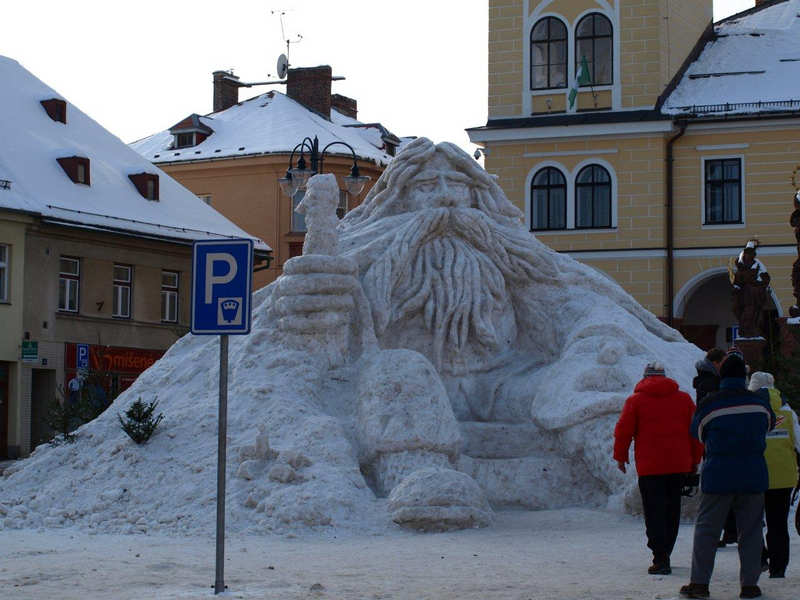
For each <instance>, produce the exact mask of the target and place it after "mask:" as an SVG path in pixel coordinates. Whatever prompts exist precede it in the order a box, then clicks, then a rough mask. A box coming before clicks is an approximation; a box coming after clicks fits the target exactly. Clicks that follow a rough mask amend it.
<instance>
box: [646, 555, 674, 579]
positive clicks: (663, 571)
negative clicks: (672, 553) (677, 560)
mask: <svg viewBox="0 0 800 600" xmlns="http://www.w3.org/2000/svg"><path fill="white" fill-rule="evenodd" d="M647 572H648V573H650V575H669V574H671V573H672V568H671V567H670V564H669V556H662V555H658V554H657V555H655V556H653V564H652V565H650V566H649V567H648V569H647Z"/></svg>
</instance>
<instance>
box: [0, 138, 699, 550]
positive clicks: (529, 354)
mask: <svg viewBox="0 0 800 600" xmlns="http://www.w3.org/2000/svg"><path fill="white" fill-rule="evenodd" d="M333 183H334V182H333V180H332V178H331V177H320V176H316V177H314V178H312V180H311V181H310V183H309V188H308V191H307V196H306V199H305V200H304V203H303V204H304V209H305V210H306V213H305V214H306V215H307V217H308V225H309V232H308V236H307V240H306V247H305V254H304V255H303V256H299V257H295V258H292V259H291V260H289V261H287V262H286V264H285V265H284V274H283V275H282V276H281V277H280V278H279V279H278V280H277V281H276V282H274V283H273V284H271V285H269V286H267V287H266V288H264V289H262V290H259V291H258V292H256V294H255V297H254V300H253V306H254V310H253V313H254V314H253V327H252V331H251V333H250V334H249V335H247V336H233V337H232V338H231V341H230V365H231V370H230V374H229V390H228V396H229V405H228V406H229V416H228V435H229V438H230V442H229V449H230V452H229V454H228V456H229V464H228V469H229V472H230V473H231V475H232V476H231V478H230V479H229V481H230V484H229V487H228V495H227V502H226V505H227V510H228V516H227V518H226V524H227V525H226V527H229V528H230V531H244V532H247V533H263V532H278V533H289V532H291V531H296V530H303V529H308V528H321V527H326V528H327V527H337V528H343V529H348V530H350V531H362V532H376V531H381V530H383V529H385V528H386V527H388V526H391V523H392V520H393V521H395V522H397V523H400V524H401V525H406V526H409V527H415V528H419V529H425V530H431V529H446V528H453V527H474V526H480V525H485V524H487V523H489V522H490V521H491V518H492V508H490V506H491V507H493V508H502V507H522V508H530V509H539V508H556V507H563V506H569V505H578V504H580V505H590V506H602V505H606V504H611V505H614V506H617V507H621V506H622V504H623V499H624V497H625V494H626V493H627V492H629V491H632V490H633V491H634V493H632V494H630V497H631V498H634V499H635V498H636V497H637V496H638V494H637V493H635V477H634V476H633V475H628V476H625V475H623V474H622V473H620V472H619V471H617V469H616V467H615V464H614V461H613V460H612V457H611V449H612V438H613V428H614V424H615V422H616V419H617V417H618V414H619V411H620V409H621V407H622V405H623V402H624V400H625V398H626V397H627V396H628V395H629V394H630V393H631V391H632V389H633V386H634V384H635V382H636V381H637V380H638V379H639V378H640V376H641V373H642V368H643V366H644V365H645V364H646V363H647V362H649V361H652V360H657V361H659V362H662V363H664V364H665V365H666V367H667V371H668V374H669V375H670V376H671V377H673V378H675V379H676V380H677V381H678V382H679V383H680V384H681V385H682V387H683V388H684V389H691V388H690V383H691V380H692V377H693V375H694V368H693V365H694V362H695V361H696V360H697V359H698V358H699V357H700V356H701V355H702V353H701V352H700V350H698V349H697V348H696V347H695V346H692V345H690V344H687V343H686V342H685V341H684V340H683V338H681V336H680V335H679V334H678V333H677V332H675V331H674V330H672V329H670V328H669V327H667V326H666V325H664V324H663V323H661V322H660V321H659V320H658V319H656V318H655V317H654V316H653V315H652V314H651V313H649V312H648V311H646V310H645V309H644V308H642V307H641V306H639V305H638V304H637V303H636V302H635V301H634V300H633V298H631V297H630V296H629V295H628V294H627V293H625V292H624V291H623V290H622V289H621V288H620V287H619V286H618V285H617V284H616V283H614V282H613V281H611V280H610V279H608V278H606V277H605V276H604V275H601V274H600V273H598V272H596V271H594V270H593V269H591V268H590V267H587V266H585V265H582V264H580V263H578V262H576V261H574V260H573V259H571V258H569V257H568V256H564V255H561V254H558V253H556V252H554V251H552V250H550V249H549V248H547V247H546V246H544V245H543V244H542V243H540V242H539V241H538V240H537V239H536V238H535V237H534V236H533V235H531V233H530V232H529V231H528V229H527V228H526V227H525V226H524V225H523V223H522V214H521V213H520V211H519V210H518V209H517V208H515V207H514V206H513V205H512V204H511V203H510V202H509V201H508V199H507V198H506V197H505V195H504V194H503V192H502V190H501V189H500V187H499V186H498V185H497V183H496V182H495V181H494V180H493V178H492V177H491V176H490V175H489V174H487V173H486V172H485V171H484V170H483V169H482V168H481V167H480V166H479V165H478V164H477V163H476V162H475V161H474V160H472V158H470V157H469V156H468V155H467V154H465V153H464V152H462V151H461V150H460V149H458V148H457V147H456V146H453V145H451V144H447V143H443V144H439V145H434V144H433V143H432V142H430V141H429V140H427V139H418V140H415V141H414V142H412V143H410V144H409V145H408V146H407V148H406V149H405V150H404V151H403V152H401V153H400V154H399V155H398V156H396V157H395V158H394V159H393V161H392V163H391V164H390V165H389V167H388V168H387V169H386V171H385V172H384V173H383V175H382V176H381V178H380V179H379V180H378V181H377V182H376V184H375V186H374V187H373V188H372V190H371V191H370V192H369V194H368V195H367V197H366V199H365V201H364V203H363V204H362V205H361V206H360V207H358V208H356V209H355V210H353V211H352V212H351V213H349V214H348V215H347V216H345V218H344V219H343V220H342V221H340V222H339V223H338V226H337V227H336V231H335V232H334V231H333V228H332V222H333V221H332V218H334V217H333V210H334V209H335V202H334V201H338V191H337V190H336V189H335V186H334V185H332V184H333ZM337 238H338V239H337ZM218 352H219V349H218V343H217V341H216V339H213V338H208V337H203V336H198V337H193V336H191V335H187V336H185V337H184V338H182V339H181V340H179V341H178V342H176V343H175V344H174V345H173V346H172V348H170V350H169V351H168V352H167V354H165V356H164V357H163V358H162V359H161V360H160V361H158V362H157V363H156V364H155V365H153V367H151V368H150V369H148V370H147V371H146V372H145V373H143V374H142V375H141V376H140V377H139V378H138V379H137V380H136V382H135V383H134V384H133V385H132V386H131V387H130V388H129V389H128V390H127V391H126V392H124V393H123V394H122V395H121V396H120V397H119V398H117V400H116V401H115V403H114V406H112V407H111V408H110V409H109V410H107V411H106V412H105V413H104V414H103V415H101V416H100V417H99V418H98V419H96V420H95V421H93V422H91V423H89V424H87V425H85V426H84V427H82V428H81V429H79V430H78V432H77V440H76V442H75V443H74V444H70V445H64V446H57V447H51V446H48V445H44V446H40V447H39V448H37V450H36V452H35V453H34V454H33V455H32V456H31V458H30V459H27V460H25V461H20V462H19V463H18V464H17V465H15V467H14V468H13V469H11V470H7V471H6V475H7V477H6V478H4V480H3V485H2V486H0V517H3V518H2V519H0V527H42V526H47V527H50V526H53V527H56V526H65V525H72V524H80V525H82V526H86V527H90V528H93V529H98V530H100V531H108V532H119V531H123V532H124V531H159V530H161V531H171V532H174V531H178V532H187V533H192V534H198V533H202V532H208V531H209V528H213V524H214V518H213V515H214V494H213V492H209V489H212V490H213V481H214V474H215V472H216V447H217V437H216V420H217V392H216V389H217V382H218V373H217V370H216V365H217V364H218ZM156 391H157V392H158V396H159V398H163V400H162V403H161V404H160V405H159V406H160V407H161V410H163V412H164V413H165V415H166V416H167V419H166V420H165V422H166V423H167V425H166V426H162V427H161V428H159V431H158V433H157V434H156V435H155V436H154V437H153V438H152V439H151V440H150V442H149V443H148V445H147V449H146V451H143V450H142V449H141V448H138V447H134V446H135V445H134V444H133V442H131V441H130V440H129V439H128V438H127V437H126V436H125V434H124V433H123V432H122V431H120V428H119V423H118V422H117V419H116V414H117V413H118V412H122V411H124V410H125V407H126V406H128V405H129V404H130V403H131V402H132V401H133V400H135V399H136V398H137V397H139V396H142V397H144V398H151V397H152V396H153V394H154V393H155V392H156ZM131 465H136V468H131ZM75 469H77V470H75ZM120 490H121V491H120ZM87 507H88V508H87ZM387 511H388V516H387Z"/></svg>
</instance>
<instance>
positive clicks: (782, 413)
mask: <svg viewBox="0 0 800 600" xmlns="http://www.w3.org/2000/svg"><path fill="white" fill-rule="evenodd" d="M748 388H749V389H750V391H751V392H759V393H761V394H765V395H766V396H768V397H769V403H770V405H771V407H772V410H773V412H774V413H775V416H776V417H777V424H776V425H775V429H773V430H772V431H770V432H769V433H767V449H766V450H765V451H764V458H765V459H766V461H767V470H768V471H769V489H768V490H767V491H766V492H765V493H764V512H765V513H766V517H767V548H766V554H767V556H768V558H769V576H770V577H773V578H774V577H784V576H785V572H786V567H787V565H788V564H789V530H788V526H787V520H788V518H789V505H790V498H791V494H792V489H793V488H794V487H795V485H797V454H796V452H795V451H797V452H800V425H798V421H797V414H795V412H794V411H793V410H792V409H791V408H790V407H789V405H788V404H786V403H785V402H784V401H783V398H782V397H781V393H780V391H779V390H777V389H776V388H775V378H774V377H773V376H772V375H771V374H770V373H766V372H764V371H757V372H755V373H753V374H752V375H751V377H750V384H749V385H748Z"/></svg>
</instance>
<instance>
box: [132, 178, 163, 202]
mask: <svg viewBox="0 0 800 600" xmlns="http://www.w3.org/2000/svg"><path fill="white" fill-rule="evenodd" d="M128 179H130V180H131V182H132V183H133V185H135V186H136V189H137V190H138V191H139V193H140V194H141V195H142V197H143V198H147V199H148V200H158V175H155V174H154V173H136V174H134V175H128Z"/></svg>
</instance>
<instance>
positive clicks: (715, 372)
mask: <svg viewBox="0 0 800 600" xmlns="http://www.w3.org/2000/svg"><path fill="white" fill-rule="evenodd" d="M723 358H725V352H724V351H723V350H721V349H719V348H712V349H711V350H709V351H708V352H706V356H705V358H702V359H700V360H698V361H697V362H696V363H695V365H694V368H695V369H697V376H696V377H695V378H694V379H693V380H692V386H694V389H695V393H696V397H695V404H696V405H697V406H698V407H699V406H700V403H701V402H702V401H703V398H705V397H706V395H708V394H710V393H711V392H716V391H718V390H719V367H720V365H721V364H722V359H723Z"/></svg>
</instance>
